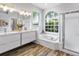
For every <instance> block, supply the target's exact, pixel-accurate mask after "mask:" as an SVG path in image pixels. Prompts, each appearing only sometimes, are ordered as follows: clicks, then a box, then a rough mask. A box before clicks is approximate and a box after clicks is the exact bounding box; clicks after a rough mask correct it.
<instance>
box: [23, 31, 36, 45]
mask: <svg viewBox="0 0 79 59" xmlns="http://www.w3.org/2000/svg"><path fill="white" fill-rule="evenodd" d="M34 40H36V32H24V33H22V44H26V43H29V42H32V41H34Z"/></svg>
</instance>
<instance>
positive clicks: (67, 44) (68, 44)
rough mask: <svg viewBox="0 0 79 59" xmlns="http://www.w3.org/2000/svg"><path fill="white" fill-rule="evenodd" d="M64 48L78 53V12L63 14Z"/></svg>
mask: <svg viewBox="0 0 79 59" xmlns="http://www.w3.org/2000/svg"><path fill="white" fill-rule="evenodd" d="M64 30H65V32H64V34H65V38H64V48H65V49H67V50H70V51H73V52H76V53H79V12H78V13H70V14H66V15H65V27H64Z"/></svg>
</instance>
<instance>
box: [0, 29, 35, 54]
mask: <svg viewBox="0 0 79 59" xmlns="http://www.w3.org/2000/svg"><path fill="white" fill-rule="evenodd" d="M34 40H36V31H35V30H27V31H20V32H7V33H0V53H3V52H6V51H9V50H11V49H14V48H16V47H19V46H22V45H24V44H27V43H30V42H32V41H34Z"/></svg>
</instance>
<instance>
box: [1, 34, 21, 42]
mask: <svg viewBox="0 0 79 59" xmlns="http://www.w3.org/2000/svg"><path fill="white" fill-rule="evenodd" d="M15 40H20V34H10V35H2V36H0V44H6V43H9V42H12V41H15Z"/></svg>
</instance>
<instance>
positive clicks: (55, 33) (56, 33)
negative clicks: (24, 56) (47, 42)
mask: <svg viewBox="0 0 79 59" xmlns="http://www.w3.org/2000/svg"><path fill="white" fill-rule="evenodd" d="M48 12H52V11H47V12H46V13H45V14H44V32H45V33H47V34H54V35H58V34H59V27H60V26H59V18H60V17H59V13H58V17H57V18H56V19H58V32H49V31H46V30H45V29H46V28H45V26H46V24H45V20H46V18H45V16H46V15H47V13H48ZM53 12H54V11H53Z"/></svg>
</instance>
